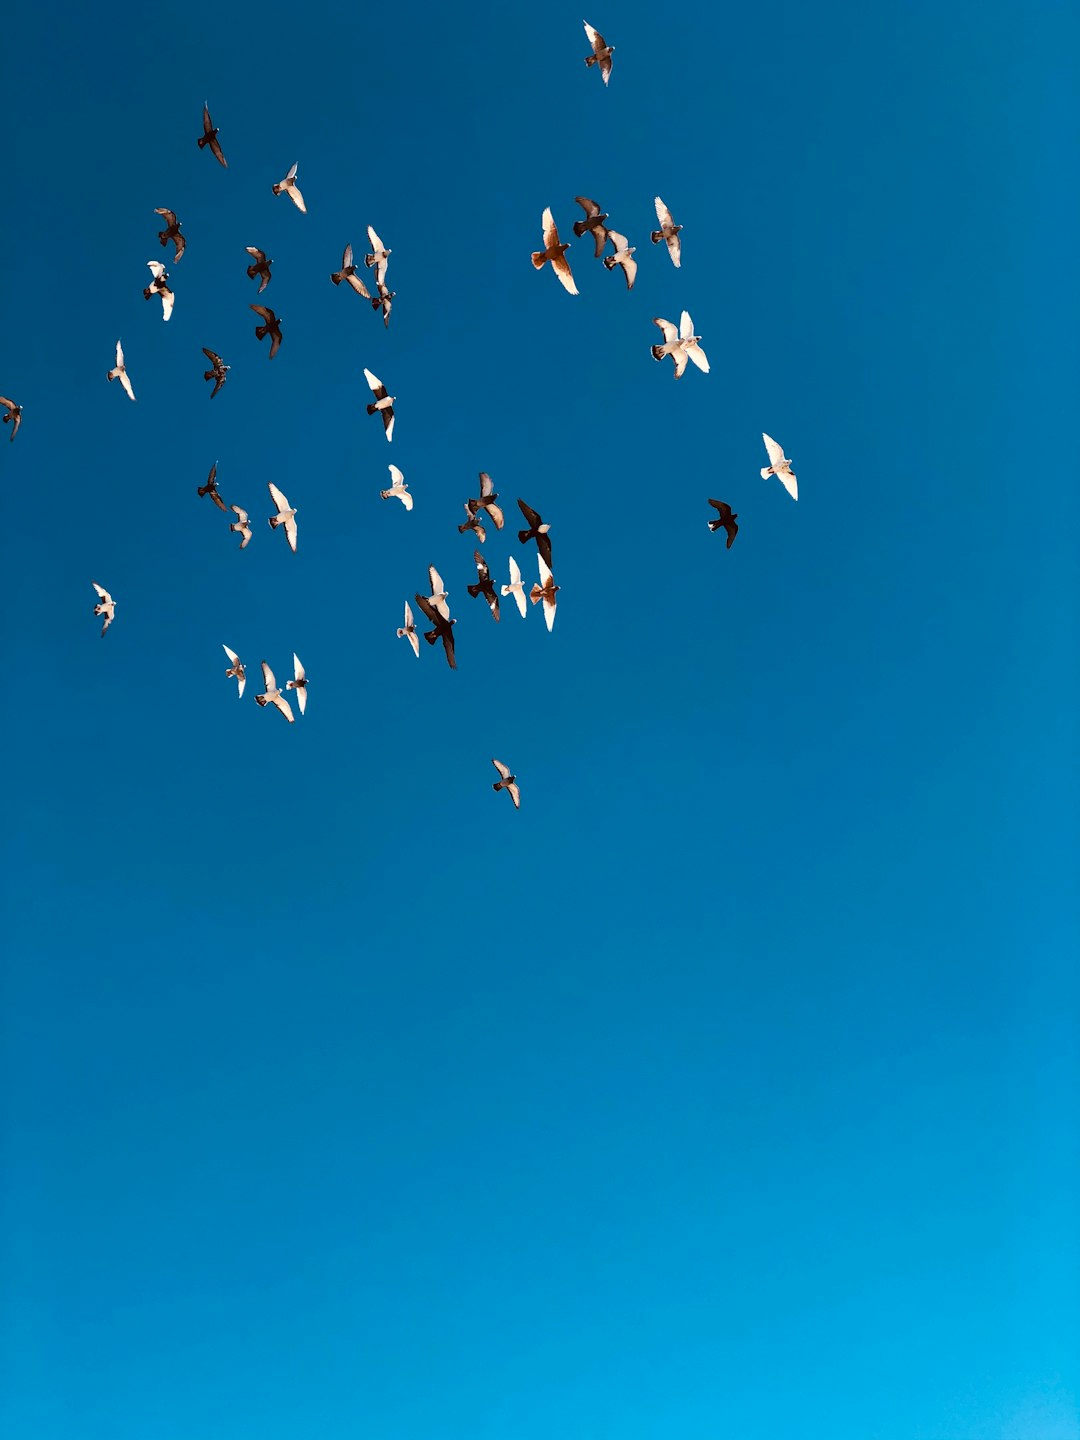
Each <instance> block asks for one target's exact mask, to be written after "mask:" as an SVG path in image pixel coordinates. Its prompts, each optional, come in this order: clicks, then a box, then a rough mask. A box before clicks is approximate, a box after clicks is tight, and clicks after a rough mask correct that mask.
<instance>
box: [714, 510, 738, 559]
mask: <svg viewBox="0 0 1080 1440" xmlns="http://www.w3.org/2000/svg"><path fill="white" fill-rule="evenodd" d="M709 504H710V505H711V506H712V507H713V509H714V510H719V512H720V519H719V520H710V521H709V529H710V530H713V531H715V530H719V529H720V527H721V525H722V526H723V527H724V529H725V530H726V531H727V546H726V547H725V548H726V549H728V550H730V549H731V547H732V545H734V544H735V536H736V535H737V534H738V533H739V527H738V525H736V524H735V521H736V520H738V518H739V517H738V515H736V514H735V512H734V511H733V510H732V508H731V506H730V505H725V504H724V502H723V500H710V501H709Z"/></svg>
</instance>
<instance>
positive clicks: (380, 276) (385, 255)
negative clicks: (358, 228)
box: [364, 225, 394, 285]
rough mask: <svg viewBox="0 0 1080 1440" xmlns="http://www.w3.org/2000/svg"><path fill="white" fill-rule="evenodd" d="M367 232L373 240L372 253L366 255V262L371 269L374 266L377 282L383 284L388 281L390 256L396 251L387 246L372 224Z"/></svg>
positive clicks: (371, 240)
mask: <svg viewBox="0 0 1080 1440" xmlns="http://www.w3.org/2000/svg"><path fill="white" fill-rule="evenodd" d="M367 234H368V239H369V240H370V242H371V254H370V255H365V256H364V264H365V265H366V266H367V267H368V269H369V270H370V269H371V268H372V267H374V269H375V284H376V285H382V284H384V283H385V281H386V267H387V265H388V264H389V263H390V256H391V255H392V254H393V253H394V252H393V251H392V250H388V249H387V248H386V246H385V245H384V244H383V243H382V241H381V240H380V239H379V237H378V235H376V234H375V231H374V229H373V228H372V226H370V225H369V226H368V227H367Z"/></svg>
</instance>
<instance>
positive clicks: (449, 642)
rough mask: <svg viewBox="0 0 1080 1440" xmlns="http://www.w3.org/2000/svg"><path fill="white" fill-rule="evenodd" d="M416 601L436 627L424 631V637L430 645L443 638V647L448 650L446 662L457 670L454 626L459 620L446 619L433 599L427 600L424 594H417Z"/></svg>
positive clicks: (452, 668)
mask: <svg viewBox="0 0 1080 1440" xmlns="http://www.w3.org/2000/svg"><path fill="white" fill-rule="evenodd" d="M416 603H417V605H419V606H420V609H421V610H422V611H423V612H424V614H425V615H426V616H427V618H428V619H429V620H430V621H431V623H432V625H434V627H435V628H434V630H425V631H424V639H425V640H426V641H427V643H428V644H429V645H434V644H435V641H436V640H441V641H442V643H443V649H444V650H445V651H446V663H447V664H448V665H449V666H450V669H451V670H456V669H457V661H456V660H455V659H454V626H455V625H456V624H457V621H456V620H445V619H444V618H443V617H442V616H441V615H440V614H439V612H438V610H436V609H435V607H434V605H432V603H431V601H430V600H426V599H425V598H424V596H423V595H417V596H416Z"/></svg>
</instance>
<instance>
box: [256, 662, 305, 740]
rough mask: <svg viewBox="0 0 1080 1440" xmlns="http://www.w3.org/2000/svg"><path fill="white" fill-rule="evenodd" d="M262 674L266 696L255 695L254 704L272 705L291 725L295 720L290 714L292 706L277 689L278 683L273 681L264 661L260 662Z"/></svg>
mask: <svg viewBox="0 0 1080 1440" xmlns="http://www.w3.org/2000/svg"><path fill="white" fill-rule="evenodd" d="M262 672H263V685H264V686H265V688H266V694H265V695H256V696H255V704H256V705H273V706H274V708H275V709H277V710H280V711H281V713H282V715H284V716H285V719H286V720H288V722H289V724H290V725H291V724H292V723H293V721H294V720H295V719H296V716H295V715H294V714H293V713H292V706H291V705H290V704H289V702H288V700H286V699H285V696H284V695H283V694H282V693H281V691H280V690H279V689H278V683H277V681H276V680H275V679H274V672H273V670H271V669H270V666H269V665H268V664H267V663H266V661H265V660H264V661H263V662H262Z"/></svg>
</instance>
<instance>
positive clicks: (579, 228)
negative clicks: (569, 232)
mask: <svg viewBox="0 0 1080 1440" xmlns="http://www.w3.org/2000/svg"><path fill="white" fill-rule="evenodd" d="M588 228H589V227H588V225H586V223H585V221H584V220H575V221H574V234H575V235H576V236H577V237H578V239H580V238H581V236H582V235H584V234H585V231H586V230H587V229H588Z"/></svg>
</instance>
